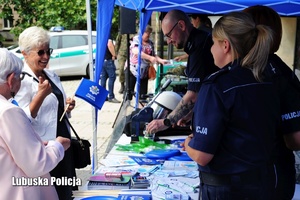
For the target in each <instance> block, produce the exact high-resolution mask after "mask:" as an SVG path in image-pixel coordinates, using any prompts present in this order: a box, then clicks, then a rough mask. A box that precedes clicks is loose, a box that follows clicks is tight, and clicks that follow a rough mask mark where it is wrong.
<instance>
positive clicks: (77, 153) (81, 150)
mask: <svg viewBox="0 0 300 200" xmlns="http://www.w3.org/2000/svg"><path fill="white" fill-rule="evenodd" d="M65 119H66V121H67V123H68V124H69V126H70V127H71V129H72V131H73V133H74V134H75V136H76V138H72V139H71V147H72V150H73V159H74V166H75V168H77V169H81V168H85V167H86V166H88V165H90V164H91V154H90V146H91V144H90V142H89V141H88V140H85V139H81V138H80V137H79V136H78V134H77V133H76V131H75V129H74V128H73V126H72V125H71V123H70V121H69V119H68V118H67V117H65Z"/></svg>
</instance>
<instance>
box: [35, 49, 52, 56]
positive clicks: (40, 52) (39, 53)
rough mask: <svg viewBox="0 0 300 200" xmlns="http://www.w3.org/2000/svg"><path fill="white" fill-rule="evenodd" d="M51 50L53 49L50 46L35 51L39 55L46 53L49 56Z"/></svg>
mask: <svg viewBox="0 0 300 200" xmlns="http://www.w3.org/2000/svg"><path fill="white" fill-rule="evenodd" d="M52 52H53V49H52V48H49V49H48V50H39V51H38V52H37V54H38V55H39V56H43V55H44V54H45V53H46V54H47V55H48V56H50V55H51V54H52Z"/></svg>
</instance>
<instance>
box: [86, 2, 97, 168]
mask: <svg viewBox="0 0 300 200" xmlns="http://www.w3.org/2000/svg"><path fill="white" fill-rule="evenodd" d="M86 22H87V30H88V44H89V70H90V80H94V79H95V77H94V58H93V46H92V45H93V44H92V22H91V5H90V0H86ZM97 111H98V110H97V108H94V107H93V106H92V120H93V143H92V147H93V148H92V150H93V153H92V174H94V172H95V169H97V160H98V158H97Z"/></svg>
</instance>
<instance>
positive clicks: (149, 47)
mask: <svg viewBox="0 0 300 200" xmlns="http://www.w3.org/2000/svg"><path fill="white" fill-rule="evenodd" d="M151 33H152V27H151V26H149V25H148V26H147V27H146V29H145V32H144V33H143V36H142V47H141V48H142V53H141V66H140V91H139V92H140V93H139V94H140V96H141V95H143V94H147V93H148V70H149V67H150V65H151V63H152V64H155V63H161V64H165V63H167V60H164V59H161V58H160V57H159V56H157V55H155V52H154V44H153V42H152V41H151V39H150V36H151ZM138 46H139V36H138V35H136V36H134V37H133V41H132V42H131V45H130V75H129V80H130V82H129V89H130V91H134V86H135V83H136V77H137V75H138V68H137V67H138V66H137V64H138V53H139V49H138ZM125 67H127V65H125ZM126 70H127V69H126ZM127 74H128V73H125V75H126V76H127Z"/></svg>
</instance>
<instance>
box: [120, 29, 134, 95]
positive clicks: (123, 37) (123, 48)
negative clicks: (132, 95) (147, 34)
mask: <svg viewBox="0 0 300 200" xmlns="http://www.w3.org/2000/svg"><path fill="white" fill-rule="evenodd" d="M133 37H134V35H133V34H130V35H129V38H133ZM115 50H116V53H117V55H118V65H119V82H120V83H121V88H120V90H119V93H120V94H123V92H124V90H125V73H124V67H125V63H126V60H127V54H128V53H127V34H120V33H119V34H118V36H117V39H116V46H115Z"/></svg>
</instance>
